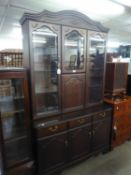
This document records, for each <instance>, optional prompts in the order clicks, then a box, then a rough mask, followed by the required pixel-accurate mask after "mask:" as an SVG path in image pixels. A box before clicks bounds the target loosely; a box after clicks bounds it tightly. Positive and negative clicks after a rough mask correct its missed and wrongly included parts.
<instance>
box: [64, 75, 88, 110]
mask: <svg viewBox="0 0 131 175" xmlns="http://www.w3.org/2000/svg"><path fill="white" fill-rule="evenodd" d="M84 96H85V74H73V75H72V74H70V75H62V107H63V111H72V110H76V109H82V108H83V107H84Z"/></svg>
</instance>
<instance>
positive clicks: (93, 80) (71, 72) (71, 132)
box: [20, 10, 111, 175]
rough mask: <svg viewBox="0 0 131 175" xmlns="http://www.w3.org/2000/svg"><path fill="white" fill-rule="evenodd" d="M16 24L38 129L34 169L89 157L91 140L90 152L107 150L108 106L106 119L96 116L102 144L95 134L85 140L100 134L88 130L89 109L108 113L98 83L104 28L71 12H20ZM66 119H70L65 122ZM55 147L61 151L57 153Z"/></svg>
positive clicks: (101, 73)
mask: <svg viewBox="0 0 131 175" xmlns="http://www.w3.org/2000/svg"><path fill="white" fill-rule="evenodd" d="M20 22H21V25H22V30H23V48H24V66H25V67H26V68H27V69H28V70H29V83H30V102H31V108H32V118H33V119H34V126H35V127H34V130H35V133H37V134H35V135H34V137H35V141H36V149H37V151H36V159H37V161H36V162H37V171H38V174H41V175H42V174H43V173H47V174H49V173H50V172H53V171H54V170H55V169H57V168H58V167H59V168H60V167H63V165H67V164H68V163H67V162H68V161H67V159H68V160H70V161H69V162H73V161H74V160H75V161H77V160H78V159H79V155H81V157H82V155H83V157H85V156H84V155H88V156H89V155H91V154H90V153H93V152H94V151H90V148H89V147H91V145H92V144H94V146H93V147H94V149H95V151H104V150H105V148H109V145H110V144H109V139H110V137H109V136H110V134H109V133H110V126H111V109H110V112H109V114H108V117H109V120H106V121H103V118H102V117H100V118H99V114H98V115H97V116H98V118H99V122H102V121H103V122H105V123H106V124H105V125H106V126H108V127H104V128H106V130H105V134H107V135H106V139H104V140H105V142H104V146H101V147H99V141H100V139H98V138H97V139H96V140H95V142H93V141H90V139H89V137H92V135H93V134H94V135H95V134H98V135H99V137H102V136H103V131H102V130H97V129H96V130H97V131H96V132H95V131H94V130H93V131H92V127H95V126H97V124H98V123H99V122H97V119H98V118H97V116H96V117H92V116H93V115H94V113H97V112H98V111H100V113H102V114H103V113H104V114H103V115H104V117H105V118H106V116H107V115H106V111H105V108H104V104H103V92H104V88H103V87H104V76H105V50H106V49H105V47H106V37H107V32H108V29H107V28H105V27H103V26H102V25H101V24H100V23H97V22H95V21H92V20H91V19H89V18H88V17H87V16H85V15H84V14H81V13H80V12H76V11H70V10H65V11H60V12H49V11H47V10H45V11H43V12H42V13H39V14H28V13H25V14H24V15H23V17H22V18H21V20H20ZM100 109H101V110H100ZM102 114H100V116H103V115H102ZM77 118H80V120H79V119H78V121H77ZM81 118H82V119H81ZM70 119H71V120H73V121H72V122H70V121H68V120H70ZM93 121H94V124H93V123H92V122H93ZM55 122H56V124H57V125H55ZM82 124H83V125H82ZM81 125H82V126H81ZM100 125H101V124H100ZM45 126H48V128H46V129H45ZM74 126H76V127H74ZM98 126H99V124H98ZM96 128H97V127H96ZM41 130H42V131H41ZM56 133H57V134H56ZM82 133H84V134H83V135H82ZM89 135H90V136H89ZM67 138H68V139H67ZM73 139H74V140H73ZM91 140H92V139H91ZM78 142H79V143H80V145H79V146H78V147H77V146H76V143H78ZM50 143H52V144H50ZM68 144H69V145H68ZM102 145H103V144H102ZM105 145H106V146H105ZM88 148H89V149H88ZM58 150H59V152H60V154H58V155H57V152H58ZM66 152H68V154H67V155H68V156H67V155H66ZM50 153H51V155H50ZM67 157H68V158H67ZM69 157H70V158H69ZM46 159H47V161H46ZM71 160H72V161H71Z"/></svg>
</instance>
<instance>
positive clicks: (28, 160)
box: [0, 68, 34, 175]
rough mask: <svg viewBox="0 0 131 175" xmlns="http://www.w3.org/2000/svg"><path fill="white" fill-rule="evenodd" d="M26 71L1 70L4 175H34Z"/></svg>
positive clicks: (0, 148)
mask: <svg viewBox="0 0 131 175" xmlns="http://www.w3.org/2000/svg"><path fill="white" fill-rule="evenodd" d="M30 123H31V122H30V109H29V96H28V82H27V72H26V70H24V69H22V68H21V69H17V68H14V69H9V68H3V69H0V162H1V166H0V169H1V170H2V173H1V174H2V175H3V174H7V175H16V174H20V175H32V174H33V171H34V167H33V164H34V161H33V156H32V146H31V126H30Z"/></svg>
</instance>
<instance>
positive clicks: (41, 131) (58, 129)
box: [36, 123, 67, 137]
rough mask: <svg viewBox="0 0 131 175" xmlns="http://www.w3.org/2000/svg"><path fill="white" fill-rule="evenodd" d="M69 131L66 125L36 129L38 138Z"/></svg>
mask: <svg viewBox="0 0 131 175" xmlns="http://www.w3.org/2000/svg"><path fill="white" fill-rule="evenodd" d="M66 129H67V126H66V123H62V124H55V125H51V126H48V127H41V128H37V129H36V133H37V137H44V136H49V135H53V134H55V133H58V132H61V131H65V130H66Z"/></svg>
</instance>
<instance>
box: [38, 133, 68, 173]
mask: <svg viewBox="0 0 131 175" xmlns="http://www.w3.org/2000/svg"><path fill="white" fill-rule="evenodd" d="M66 137H67V136H66V134H62V135H56V136H55V135H54V136H52V137H49V138H46V139H42V138H41V139H39V140H38V143H37V144H38V146H37V152H38V160H37V161H38V171H39V174H42V172H44V171H47V170H51V169H54V168H57V167H59V166H62V165H64V164H65V161H66Z"/></svg>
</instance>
